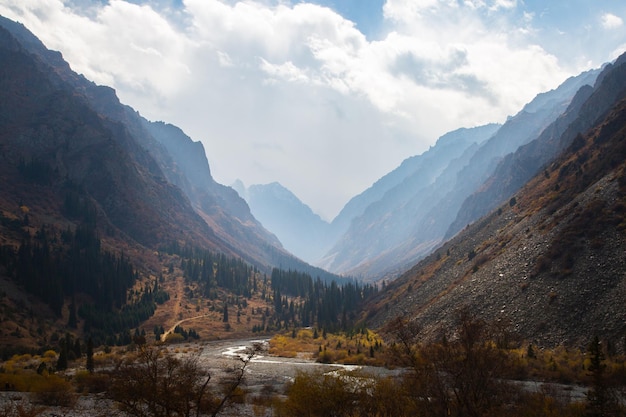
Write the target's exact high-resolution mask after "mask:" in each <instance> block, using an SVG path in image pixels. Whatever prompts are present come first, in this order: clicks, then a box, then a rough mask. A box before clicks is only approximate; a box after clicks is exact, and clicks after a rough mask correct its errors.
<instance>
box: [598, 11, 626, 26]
mask: <svg viewBox="0 0 626 417" xmlns="http://www.w3.org/2000/svg"><path fill="white" fill-rule="evenodd" d="M601 21H602V27H603V28H605V29H609V30H610V29H616V28H619V27H621V26H622V25H623V24H624V21H623V20H622V18H621V17H619V16H615V15H614V14H612V13H605V14H604V15H602V18H601Z"/></svg>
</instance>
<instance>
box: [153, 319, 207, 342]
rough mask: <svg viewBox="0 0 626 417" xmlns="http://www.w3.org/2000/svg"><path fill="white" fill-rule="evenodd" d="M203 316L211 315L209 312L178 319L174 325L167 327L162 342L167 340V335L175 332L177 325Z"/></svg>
mask: <svg viewBox="0 0 626 417" xmlns="http://www.w3.org/2000/svg"><path fill="white" fill-rule="evenodd" d="M203 317H209V315H208V314H202V315H200V316H194V317H188V318H186V319H182V320H178V321H177V322H176V323H175V324H174V325H173V326H172V327H170V328H169V329H167V331H166V332H165V333H163V334H162V335H161V342H165V339H167V336H168V335H169V334H170V333H174V329H176V326H179V325H180V324H181V323H185V322H187V321H191V320H196V319H201V318H203Z"/></svg>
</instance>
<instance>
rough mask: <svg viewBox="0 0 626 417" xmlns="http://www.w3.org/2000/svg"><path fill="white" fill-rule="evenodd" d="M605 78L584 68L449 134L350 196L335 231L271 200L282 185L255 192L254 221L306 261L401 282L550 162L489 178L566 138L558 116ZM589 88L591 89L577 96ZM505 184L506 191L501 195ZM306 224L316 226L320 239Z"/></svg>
mask: <svg viewBox="0 0 626 417" xmlns="http://www.w3.org/2000/svg"><path fill="white" fill-rule="evenodd" d="M599 73H600V70H591V71H587V72H585V73H582V74H580V75H578V76H576V77H572V78H570V79H568V80H566V81H565V82H564V83H563V84H562V85H560V86H559V87H558V88H556V89H554V90H552V91H549V92H546V93H542V94H539V95H538V96H537V97H535V98H534V99H533V100H532V101H531V102H530V103H528V104H527V105H525V106H524V108H523V109H522V110H521V111H520V112H519V113H518V114H516V115H515V116H513V117H510V118H509V119H508V120H507V121H506V122H505V123H504V124H503V125H498V124H489V125H485V126H480V127H475V128H469V129H467V128H462V129H458V130H456V131H453V132H450V133H447V134H445V135H443V136H442V137H441V138H439V140H438V141H437V142H436V144H435V145H434V146H432V147H431V148H430V149H429V150H427V151H426V152H424V153H423V154H421V155H416V156H413V157H410V158H407V159H406V160H405V161H403V162H402V164H401V165H400V166H399V167H398V168H396V169H395V170H393V171H392V172H390V173H389V174H387V175H385V176H384V177H382V178H381V179H379V180H378V181H377V182H376V183H374V184H373V185H372V186H371V187H369V188H368V189H367V190H365V191H364V192H363V193H361V194H359V195H357V196H355V197H354V198H352V199H351V200H350V201H349V202H348V203H347V204H346V206H345V207H344V208H343V209H342V210H341V212H340V213H339V215H338V216H337V217H336V218H335V219H334V220H333V221H332V222H331V223H330V224H327V223H324V222H320V219H319V218H315V217H316V215H315V214H314V213H312V212H311V211H310V209H309V208H308V207H303V205H302V203H300V202H299V200H297V199H296V197H295V196H293V195H292V196H290V198H289V199H281V198H272V197H271V196H270V195H271V194H275V193H273V191H272V190H275V189H276V188H277V187H280V186H279V185H277V184H273V185H272V186H271V187H269V186H252V187H251V188H254V189H255V195H254V197H253V198H248V199H247V201H248V203H249V205H250V207H251V210H252V212H253V214H254V215H255V216H256V217H257V218H259V219H262V220H261V221H262V222H263V224H265V225H266V227H267V228H268V229H269V230H271V231H273V232H274V233H275V234H276V235H277V236H278V237H279V239H280V240H281V242H283V243H284V244H285V247H286V248H287V249H289V250H291V251H293V252H294V253H296V254H298V256H301V257H302V258H303V259H306V260H307V261H309V262H313V263H315V264H316V265H318V266H320V267H322V268H324V269H327V270H329V271H332V272H335V273H339V274H348V275H352V276H356V277H360V278H362V279H366V280H381V279H384V278H390V277H395V276H397V275H398V274H400V273H402V272H404V271H405V270H406V269H408V268H409V267H410V266H411V265H413V264H414V263H415V262H417V261H418V260H420V259H421V258H423V257H424V256H426V255H428V254H429V253H430V252H431V251H432V250H433V248H435V247H437V246H438V245H439V244H441V243H442V242H443V241H444V240H446V239H448V238H450V237H452V236H453V235H454V234H456V233H457V232H458V231H459V230H461V229H462V228H463V227H465V226H466V225H467V224H469V223H471V222H473V221H475V220H476V219H478V218H479V217H481V216H482V215H484V214H486V213H488V212H489V211H490V210H492V209H493V208H494V207H496V206H497V205H499V204H500V203H502V202H503V201H504V200H505V199H506V198H507V196H509V195H511V194H512V193H514V192H515V191H516V190H517V189H518V188H519V187H521V186H522V185H523V184H524V182H525V181H526V180H528V179H529V178H530V176H531V175H533V174H534V173H536V172H537V170H538V169H539V168H540V167H541V165H543V164H544V163H545V162H546V160H547V159H549V158H550V157H554V155H555V153H557V152H558V151H559V150H558V149H556V148H555V149H553V150H550V151H546V152H540V153H541V155H540V157H538V158H534V157H532V156H531V157H530V159H532V161H533V162H534V165H532V164H528V163H527V164H525V170H524V171H523V172H524V174H523V175H518V176H517V177H516V178H515V179H514V180H513V179H510V178H509V179H507V180H506V181H505V182H500V181H497V180H492V179H490V177H491V176H492V175H496V176H497V175H501V174H500V173H501V172H502V171H503V170H505V169H506V168H505V167H508V166H510V165H511V164H510V162H509V160H508V158H512V155H514V152H515V151H516V150H517V149H518V148H519V147H520V146H523V145H526V144H528V143H529V142H532V141H533V140H534V139H536V138H537V137H538V136H539V135H540V134H542V132H546V133H543V134H546V135H547V134H552V135H554V134H560V133H562V132H561V130H562V129H563V128H565V127H567V123H565V122H564V121H562V120H560V118H561V115H562V114H564V113H567V114H569V115H571V114H573V113H572V109H569V108H568V106H570V104H571V105H572V106H574V107H575V106H576V103H578V102H579V101H580V99H581V97H582V96H584V94H585V93H584V92H585V91H587V90H588V89H590V88H591V85H592V84H593V83H594V81H595V79H596V77H597V76H598V74H599ZM583 86H587V87H588V88H586V89H583V90H581V92H580V93H578V95H577V92H578V91H579V89H581V88H582V87H583ZM557 119H559V121H558V122H555V121H557ZM548 127H549V129H547V128H548ZM547 132H552V133H547ZM531 165H532V166H531ZM502 184H506V189H500V188H502V187H503V185H502ZM494 186H495V187H500V188H499V189H498V192H496V191H489V190H491V188H490V187H494ZM288 193H289V192H288V191H286V190H283V191H282V194H283V195H286V194H288ZM279 213H280V214H279ZM296 213H298V214H296ZM272 215H274V217H273V218H270V217H271V216H272ZM263 219H265V220H263ZM296 219H297V221H296ZM287 225H288V226H287ZM309 225H315V227H314V230H315V232H314V233H311V232H310V229H311V227H309ZM307 250H309V252H307Z"/></svg>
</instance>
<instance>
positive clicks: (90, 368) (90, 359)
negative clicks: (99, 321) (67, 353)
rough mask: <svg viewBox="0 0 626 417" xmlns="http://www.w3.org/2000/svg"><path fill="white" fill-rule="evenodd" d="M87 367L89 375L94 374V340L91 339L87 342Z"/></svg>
mask: <svg viewBox="0 0 626 417" xmlns="http://www.w3.org/2000/svg"><path fill="white" fill-rule="evenodd" d="M85 367H86V368H87V370H88V371H89V373H93V370H94V362H93V340H92V339H91V337H90V338H89V340H87V363H86V364H85Z"/></svg>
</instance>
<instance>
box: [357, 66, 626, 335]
mask: <svg viewBox="0 0 626 417" xmlns="http://www.w3.org/2000/svg"><path fill="white" fill-rule="evenodd" d="M604 75H605V76H604V77H603V79H604V80H599V81H598V84H597V85H596V91H597V92H599V94H591V95H589V94H585V95H586V97H587V99H586V100H583V102H582V103H581V102H578V103H574V105H577V106H580V109H581V111H580V113H579V115H578V117H576V118H575V119H574V120H573V121H572V122H571V123H570V125H569V128H567V129H565V130H564V133H563V134H562V135H561V136H560V137H558V138H555V140H554V142H555V143H561V144H565V143H569V145H568V146H567V147H565V148H563V149H562V151H561V152H560V153H559V154H558V155H557V156H556V158H555V159H553V160H552V161H551V162H549V163H548V164H547V165H545V166H544V168H543V169H542V170H541V172H539V173H538V174H537V175H536V176H534V177H532V178H531V179H530V181H529V182H528V183H526V185H524V186H523V187H522V188H521V190H519V191H518V192H517V193H516V194H515V195H514V196H513V197H512V198H509V199H508V200H507V201H506V202H504V203H503V204H501V205H500V206H499V207H497V208H496V210H495V211H493V212H491V213H490V214H489V215H487V216H485V217H482V218H481V219H480V220H478V221H476V222H475V223H474V224H472V225H470V226H468V227H466V228H465V229H464V230H462V231H461V232H460V233H458V235H457V236H455V237H454V238H453V239H451V240H450V241H448V242H446V243H445V244H444V245H443V246H441V247H440V248H438V249H437V250H436V251H435V252H434V253H433V254H431V255H430V256H428V257H427V258H426V259H424V260H423V261H422V262H420V263H418V264H417V265H415V266H414V267H413V268H412V269H411V270H409V271H408V272H407V273H405V274H404V275H403V276H402V277H401V278H399V279H398V280H396V281H394V282H392V283H390V284H389V285H387V286H386V290H385V291H384V292H383V293H382V294H381V295H380V296H379V298H377V299H376V300H374V301H372V303H371V304H370V305H369V306H368V312H369V323H370V324H372V325H376V326H384V325H385V323H387V322H389V320H392V319H393V318H394V317H398V316H404V317H408V318H411V319H412V320H415V321H416V322H417V323H419V324H420V325H421V326H422V328H423V335H424V337H431V338H434V337H437V335H439V334H441V333H440V332H441V331H443V330H444V329H450V328H451V327H452V323H453V322H454V315H455V312H456V311H458V309H459V308H461V307H469V308H470V309H471V310H472V311H474V312H475V313H476V314H477V315H479V316H481V317H484V318H486V319H490V320H500V321H501V322H508V323H510V324H511V329H512V330H514V331H515V332H517V333H518V334H519V335H520V336H521V337H523V338H524V339H526V340H528V341H530V342H532V343H535V344H538V345H542V346H556V345H560V344H566V345H570V346H580V347H584V346H585V345H586V344H587V343H588V341H589V339H590V338H591V337H593V335H598V336H599V337H600V338H601V339H603V340H606V341H608V342H610V343H612V344H613V345H614V346H616V345H618V344H619V343H621V341H622V340H623V335H624V331H626V328H625V326H624V320H623V301H624V299H625V297H626V279H625V277H626V275H625V272H626V259H625V258H624V251H625V250H626V223H625V222H624V213H625V211H626V162H625V161H626V140H624V138H626V99H625V97H624V95H623V94H620V93H619V92H617V91H616V90H615V88H614V87H615V86H617V85H621V83H620V82H618V79H620V80H621V81H623V80H625V79H626V74H624V73H622V70H621V69H619V68H618V67H614V68H613V69H612V70H611V72H610V73H606V74H604ZM608 80H612V81H610V82H611V86H612V87H611V89H612V90H613V93H612V94H608V92H606V91H605V92H602V93H600V91H601V89H603V87H601V85H602V84H604V83H605V82H607V81H608ZM600 96H601V97H603V98H604V99H606V97H609V96H611V97H613V102H612V103H611V104H610V105H608V101H604V99H603V100H601V101H604V103H605V104H604V106H603V110H601V109H599V108H598V105H599V102H598V101H596V100H597V97H600ZM582 97H583V96H581V97H580V98H582ZM584 109H588V111H589V112H588V111H587V110H584ZM598 115H599V117H598ZM585 120H594V122H593V123H592V124H591V125H588V127H587V129H586V130H582V131H579V133H578V134H576V135H575V136H574V137H573V139H571V140H570V139H568V137H567V135H568V134H569V133H567V132H569V131H570V128H571V129H574V130H578V128H579V127H580V126H583V125H584V123H583V121H585ZM538 140H539V139H538Z"/></svg>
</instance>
